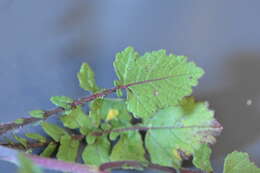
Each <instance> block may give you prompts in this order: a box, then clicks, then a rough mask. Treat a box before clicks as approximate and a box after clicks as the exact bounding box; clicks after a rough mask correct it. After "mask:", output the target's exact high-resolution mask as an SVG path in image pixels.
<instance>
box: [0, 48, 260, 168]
mask: <svg viewBox="0 0 260 173" xmlns="http://www.w3.org/2000/svg"><path fill="white" fill-rule="evenodd" d="M113 65H114V68H115V72H116V74H117V77H118V80H116V81H114V84H115V87H114V88H111V89H103V88H101V87H99V86H98V85H97V84H96V81H95V75H94V72H93V70H92V69H91V68H90V66H89V65H88V64H87V63H83V64H82V66H81V68H80V71H79V73H78V74H77V78H78V80H79V84H80V87H81V88H82V89H84V90H85V91H87V92H89V93H90V95H89V96H87V97H82V98H79V99H76V100H74V99H72V98H70V97H66V96H54V97H51V99H50V101H51V102H52V103H53V104H54V105H56V106H58V107H57V108H55V109H53V110H49V111H45V110H34V111H31V112H29V114H30V115H31V117H30V118H19V119H17V120H15V121H14V122H12V123H7V124H1V125H0V134H1V135H3V134H5V133H6V132H8V131H10V130H13V129H17V128H19V127H23V126H24V125H27V124H33V123H34V124H35V123H37V122H40V126H41V127H42V129H43V130H44V131H45V133H46V136H47V137H45V136H42V135H40V134H37V133H27V134H25V136H26V137H27V138H24V137H21V136H17V135H15V136H14V137H15V139H16V140H17V143H14V142H13V141H11V142H8V141H6V143H2V144H1V145H2V146H6V147H10V148H14V149H18V150H23V151H25V152H27V153H28V152H30V151H31V150H33V149H35V148H43V150H42V152H40V153H38V155H39V156H35V155H31V154H26V155H22V157H21V158H22V159H21V164H22V166H21V172H40V170H39V169H36V168H35V167H34V166H32V165H31V164H30V163H31V162H29V161H28V160H27V159H31V160H32V161H33V162H34V163H35V164H38V165H39V166H41V167H45V168H53V169H56V170H62V171H67V172H68V171H69V172H99V173H101V172H103V173H105V172H107V170H108V169H111V168H118V167H119V168H122V169H143V168H153V169H158V170H161V171H166V172H182V173H188V172H189V173H199V172H201V171H203V172H208V173H209V172H213V169H212V166H211V162H210V156H211V148H210V145H212V144H214V143H215V141H216V138H215V137H216V136H218V135H219V134H220V133H221V131H222V129H223V128H222V126H221V125H220V123H219V122H218V121H217V120H216V119H215V118H214V112H213V111H212V110H210V109H209V108H208V103H207V102H201V101H196V100H195V98H193V97H191V96H190V95H191V94H192V87H194V86H196V85H197V84H198V79H199V78H200V77H201V76H202V75H203V74H204V72H203V70H202V69H201V68H200V67H198V66H196V64H195V63H193V62H190V61H188V60H187V58H186V57H184V56H177V55H174V54H169V55H167V54H166V51H165V50H159V51H152V52H148V53H145V54H144V55H139V54H138V53H137V52H136V51H135V50H134V49H133V48H132V47H128V48H126V49H125V50H123V51H122V52H119V53H118V54H117V55H116V59H115V61H114V63H113ZM122 90H124V91H125V92H123V91H122ZM113 92H116V93H117V97H118V98H105V96H107V95H109V94H112V93H113ZM85 103H88V109H89V111H88V112H87V111H85V107H83V106H84V105H85ZM53 115H59V120H60V121H61V122H62V124H63V126H57V125H55V124H51V123H49V122H47V119H48V118H49V117H50V116H53ZM28 138H30V140H29V139H28ZM80 147H82V148H83V150H80ZM53 157H54V158H56V159H49V160H48V158H53ZM0 158H3V157H1V154H0ZM80 158H82V160H83V162H84V163H82V164H79V163H76V162H79V160H80ZM6 160H8V159H6ZM184 160H192V163H193V165H194V166H195V167H196V169H188V168H183V166H182V163H183V161H184ZM40 161H41V162H40ZM61 165H63V166H61ZM34 169H35V171H33V170H34ZM239 172H241V173H242V172H243V173H244V172H248V173H258V172H260V169H259V168H257V167H256V166H255V165H254V164H253V163H251V162H250V161H249V159H248V155H247V154H245V153H240V152H233V153H231V154H229V155H228V156H227V157H226V160H225V165H224V173H239Z"/></svg>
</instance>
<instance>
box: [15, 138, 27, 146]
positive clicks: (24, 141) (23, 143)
mask: <svg viewBox="0 0 260 173" xmlns="http://www.w3.org/2000/svg"><path fill="white" fill-rule="evenodd" d="M14 139H15V140H17V141H18V142H19V143H21V144H22V145H23V146H24V148H27V140H26V139H24V138H22V137H19V136H16V135H14Z"/></svg>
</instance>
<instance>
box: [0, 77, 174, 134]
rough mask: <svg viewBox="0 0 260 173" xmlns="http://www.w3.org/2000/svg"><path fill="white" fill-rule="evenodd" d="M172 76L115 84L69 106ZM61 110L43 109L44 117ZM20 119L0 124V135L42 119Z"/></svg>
mask: <svg viewBox="0 0 260 173" xmlns="http://www.w3.org/2000/svg"><path fill="white" fill-rule="evenodd" d="M172 77H175V76H168V77H164V78H157V79H151V80H145V81H139V82H134V83H130V84H126V85H121V86H116V87H114V88H110V89H106V90H103V91H101V92H99V93H95V94H92V95H90V96H86V97H82V98H79V99H78V100H75V101H74V102H73V103H71V106H74V107H75V106H77V105H83V104H85V103H86V102H90V101H92V100H95V99H97V98H100V97H104V96H106V95H109V94H112V93H113V92H116V91H117V90H119V89H127V88H129V87H131V86H135V85H141V84H146V83H150V82H155V81H160V80H165V79H169V78H172ZM63 111H64V109H63V108H61V107H58V108H55V109H53V110H49V111H45V113H44V119H47V118H49V117H50V116H52V115H55V114H57V113H59V112H63ZM21 119H22V120H23V123H15V122H10V123H5V124H0V135H2V134H4V133H6V132H8V131H11V130H14V129H17V128H20V127H23V126H25V125H28V124H32V123H35V122H37V121H40V120H42V119H41V118H32V117H30V118H21Z"/></svg>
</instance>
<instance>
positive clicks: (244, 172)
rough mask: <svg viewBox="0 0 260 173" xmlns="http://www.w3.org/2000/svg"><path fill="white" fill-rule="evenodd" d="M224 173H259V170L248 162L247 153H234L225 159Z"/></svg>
mask: <svg viewBox="0 0 260 173" xmlns="http://www.w3.org/2000/svg"><path fill="white" fill-rule="evenodd" d="M224 173H260V168H258V167H256V165H255V164H254V163H252V162H251V161H250V160H249V156H248V154H247V153H243V152H237V151H234V152H232V153H230V154H228V155H227V157H226V159H225V163H224Z"/></svg>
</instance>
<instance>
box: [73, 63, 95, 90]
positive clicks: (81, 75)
mask: <svg viewBox="0 0 260 173" xmlns="http://www.w3.org/2000/svg"><path fill="white" fill-rule="evenodd" d="M77 77H78V80H79V84H80V87H81V88H83V89H84V90H86V91H91V92H96V91H98V90H99V88H98V86H97V84H96V81H95V74H94V72H93V71H92V69H91V68H90V66H89V65H88V64H87V63H83V64H82V65H81V68H80V71H79V72H78V74H77Z"/></svg>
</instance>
